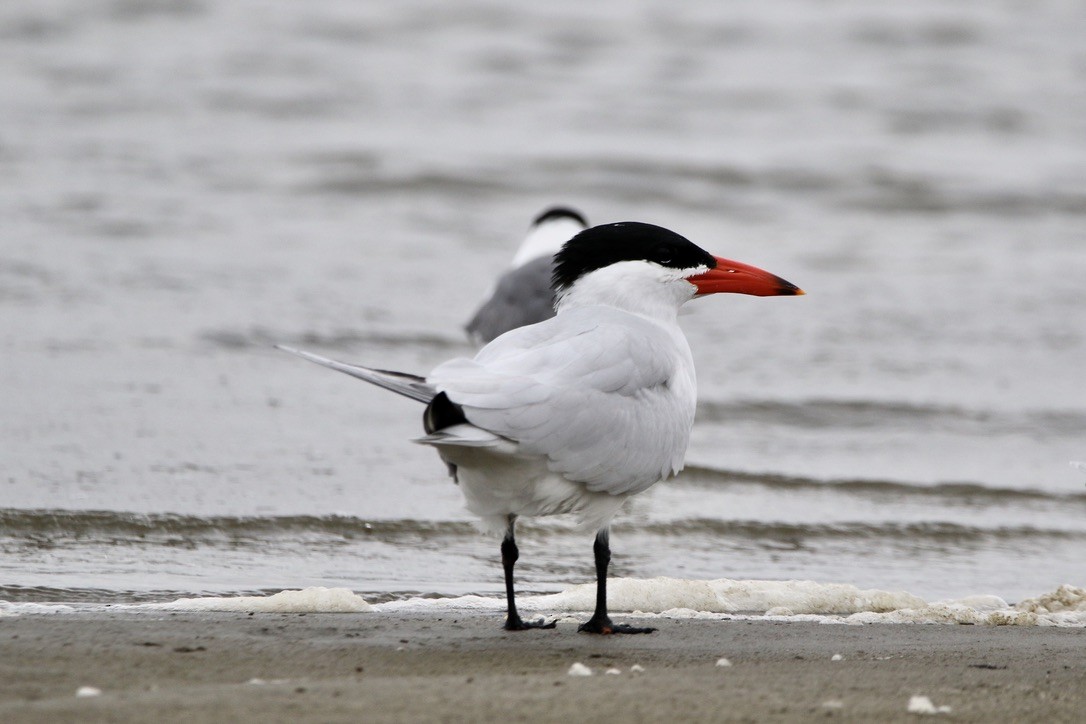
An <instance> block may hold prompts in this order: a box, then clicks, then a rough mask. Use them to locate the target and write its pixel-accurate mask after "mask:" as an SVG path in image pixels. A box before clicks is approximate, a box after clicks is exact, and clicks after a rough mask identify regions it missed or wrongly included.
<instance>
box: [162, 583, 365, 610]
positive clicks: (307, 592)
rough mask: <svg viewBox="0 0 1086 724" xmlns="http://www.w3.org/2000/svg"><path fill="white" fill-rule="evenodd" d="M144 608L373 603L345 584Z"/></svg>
mask: <svg viewBox="0 0 1086 724" xmlns="http://www.w3.org/2000/svg"><path fill="white" fill-rule="evenodd" d="M143 608H159V609H166V610H170V611H242V612H250V611H252V612H259V613H368V612H370V611H372V610H373V606H371V605H370V604H369V603H367V602H366V600H365V599H364V598H362V597H361V596H359V595H358V594H356V593H353V592H351V591H350V590H348V589H346V588H323V587H319V586H316V587H312V588H303V589H301V590H297V591H280V592H279V593H276V594H274V595H271V596H226V597H210V598H179V599H177V600H176V601H172V602H170V603H154V604H147V605H145V606H143Z"/></svg>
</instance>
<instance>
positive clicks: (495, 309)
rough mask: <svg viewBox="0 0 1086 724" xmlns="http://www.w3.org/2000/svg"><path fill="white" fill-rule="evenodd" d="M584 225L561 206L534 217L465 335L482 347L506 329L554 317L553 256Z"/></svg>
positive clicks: (568, 209) (583, 220)
mask: <svg viewBox="0 0 1086 724" xmlns="http://www.w3.org/2000/svg"><path fill="white" fill-rule="evenodd" d="M587 226H588V222H587V221H585V218H584V216H582V215H581V214H580V213H579V212H577V211H574V210H573V209H570V208H567V207H565V206H553V207H551V208H549V209H547V210H546V211H544V212H543V213H541V214H540V215H539V216H537V217H535V219H534V220H533V221H532V228H531V229H530V230H529V231H528V236H527V237H525V239H524V241H523V243H521V245H520V248H519V249H517V253H516V255H514V256H513V263H512V264H511V265H510V267H509V269H508V270H507V271H506V272H505V273H504V274H502V275H501V276H500V277H498V281H497V282H496V283H495V284H494V286H493V288H492V289H491V290H490V291H489V292H488V293H487V298H486V301H484V302H483V303H482V305H481V306H480V307H479V309H478V310H477V311H476V312H475V315H474V316H473V317H472V318H471V320H470V321H469V322H468V323H467V325H465V329H467V332H468V336H469V337H471V339H472V340H473V341H475V342H480V343H485V342H489V341H491V340H493V339H494V338H495V337H497V336H499V335H502V334H504V333H506V332H508V331H509V330H510V329H516V328H517V327H523V326H525V325H527V324H535V323H536V322H542V321H543V320H544V319H550V318H551V317H553V316H554V290H553V289H551V277H552V276H553V274H554V254H555V252H557V251H558V250H559V249H561V248H562V245H563V244H565V243H566V242H567V241H569V240H570V238H572V237H573V236H574V235H576V234H578V233H580V232H581V231H584V230H585V228H586V227H587Z"/></svg>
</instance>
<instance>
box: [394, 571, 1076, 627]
mask: <svg viewBox="0 0 1086 724" xmlns="http://www.w3.org/2000/svg"><path fill="white" fill-rule="evenodd" d="M607 588H608V605H609V607H610V609H611V611H612V612H628V613H630V614H632V615H634V616H642V617H645V618H720V617H721V615H726V616H728V617H731V618H742V619H770V620H782V621H815V622H819V623H843V624H856V625H860V624H872V623H955V624H966V623H968V624H978V625H993V626H1086V589H1083V588H1078V587H1075V586H1069V585H1065V586H1061V587H1060V588H1058V589H1056V590H1055V591H1052V592H1050V593H1046V594H1043V595H1041V596H1038V597H1036V598H1031V599H1027V600H1025V601H1022V602H1021V603H1019V604H1017V605H1013V606H1012V605H1010V604H1008V603H1007V602H1006V601H1004V600H1003V599H1002V598H999V597H998V596H986V595H981V596H970V597H967V598H962V599H958V600H953V601H936V602H931V603H929V602H927V601H924V600H923V599H921V598H919V597H917V596H914V595H912V594H910V593H906V592H904V591H882V590H877V589H860V588H858V587H856V586H852V585H849V584H841V583H818V582H815V581H735V580H730V579H718V580H713V581H695V580H683V579H675V578H650V579H633V578H616V579H611V580H609V581H608V584H607ZM595 591H596V589H595V586H594V585H593V584H586V585H579V586H573V587H571V588H568V589H566V590H565V591H562V592H560V593H554V594H548V595H542V596H522V597H520V598H519V599H518V605H519V607H520V608H521V609H522V610H524V611H533V612H541V613H547V614H560V613H569V614H573V613H582V612H587V611H591V610H592V609H593V606H594V605H595ZM504 607H505V601H504V600H503V599H501V598H486V597H482V596H463V597H460V598H438V599H435V598H425V599H424V598H412V599H407V600H404V601H392V602H389V603H384V604H380V605H377V606H374V610H375V611H378V612H383V613H394V612H398V611H412V610H427V609H459V610H479V611H482V610H494V611H500V610H502V609H504Z"/></svg>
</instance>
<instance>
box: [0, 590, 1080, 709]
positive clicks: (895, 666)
mask: <svg viewBox="0 0 1086 724" xmlns="http://www.w3.org/2000/svg"><path fill="white" fill-rule="evenodd" d="M622 618H623V617H622V616H621V615H618V616H615V620H616V622H618V621H621V620H622ZM653 625H654V626H657V627H658V628H659V631H657V632H656V633H654V634H650V635H644V636H640V635H639V636H609V637H594V636H589V635H586V634H578V633H576V622H575V621H574V620H573V619H570V618H562V619H560V620H559V622H558V627H557V629H556V630H550V631H539V630H535V631H523V632H515V633H510V632H505V631H503V630H502V629H501V616H499V615H495V614H494V613H492V612H487V613H480V612H465V611H443V612H434V613H362V614H314V613H308V614H305V613H253V614H247V613H193V612H171V611H154V612H147V611H139V612H137V611H118V612H94V613H80V612H77V613H71V614H61V615H56V614H54V615H34V614H26V615H19V616H11V617H5V618H0V720H3V721H5V722H46V721H49V722H55V721H74V720H78V721H81V722H82V721H116V722H137V721H152V720H154V721H182V720H184V721H223V720H227V719H230V720H234V721H236V722H240V723H245V722H258V721H259V722H266V721H321V722H325V721H360V720H361V721H367V722H384V721H388V722H392V721H465V722H466V721H480V720H487V719H496V718H502V719H506V720H531V721H559V720H567V721H569V720H583V719H584V718H585V712H592V719H593V720H596V721H616V722H618V721H625V722H628V721H641V720H643V721H653V720H663V719H668V718H680V719H681V720H683V721H809V720H810V719H811V718H813V717H820V718H831V719H837V720H840V721H915V719H916V717H917V716H918V715H917V714H914V713H909V712H908V711H907V709H908V706H909V702H910V698H911V697H913V696H926V697H928V698H929V699H930V700H931V701H932V703H933V705H934V707H935V708H936V709H938V707H943V706H948V707H950V712H949V713H945V714H936V716H947V717H948V718H952V719H953V720H954V721H981V720H984V721H1026V720H1044V721H1049V722H1061V721H1067V722H1072V721H1077V720H1078V717H1079V716H1081V712H1082V711H1083V710H1084V709H1086V687H1084V686H1083V685H1082V683H1083V681H1084V680H1086V653H1084V652H1086V629H1083V628H1056V627H1024V626H962V625H948V624H867V625H862V626H860V625H852V626H848V625H826V624H819V623H809V622H780V621H751V620H714V619H657V620H654V621H653ZM835 655H836V656H838V657H839V658H838V659H837V660H835V658H834V657H835ZM722 657H723V658H727V659H728V660H729V661H730V663H731V665H730V666H718V665H717V661H718V660H719V659H720V658H722ZM574 663H582V664H584V665H586V666H588V667H590V668H591V669H592V670H593V672H594V673H593V675H592V676H583V677H579V676H570V675H569V674H568V673H567V672H568V671H569V669H570V667H571V666H572V665H573V664H574ZM634 665H637V666H640V667H642V668H643V669H644V671H641V672H636V671H632V670H631V667H633V666H634ZM608 669H617V670H619V671H620V673H619V674H610V675H609V674H606V673H605V671H606V670H608ZM81 687H93V688H94V689H97V690H100V692H101V693H100V695H96V696H84V697H77V696H76V693H77V691H78V690H79V689H80V688H81Z"/></svg>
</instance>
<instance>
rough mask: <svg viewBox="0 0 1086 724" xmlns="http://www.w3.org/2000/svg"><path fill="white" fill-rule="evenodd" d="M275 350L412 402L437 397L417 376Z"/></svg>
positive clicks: (307, 354)
mask: <svg viewBox="0 0 1086 724" xmlns="http://www.w3.org/2000/svg"><path fill="white" fill-rule="evenodd" d="M275 347H276V349H281V350H283V351H284V352H290V353H291V354H296V355H298V356H299V357H301V358H302V359H307V360H309V361H310V362H315V363H317V364H319V365H322V366H324V367H328V368H329V369H333V370H336V371H337V372H343V373H344V374H348V375H350V376H351V377H357V378H358V379H360V380H365V381H366V382H369V383H370V384H373V385H377V386H378V387H383V388H384V389H386V390H390V391H392V392H395V393H396V394H398V395H403V396H404V397H410V398H411V399H412V400H418V401H419V402H425V403H427V404H429V403H430V400H432V399H434V397H435V396H436V395H437V389H436V388H435V387H434V386H433V385H431V384H430V383H429V382H427V381H426V378H425V377H419V376H418V375H412V374H407V373H406V372H393V371H391V370H374V369H370V368H369V367H360V366H358V365H349V364H345V363H343V362H337V361H336V360H333V359H328V358H327V357H321V356H320V355H316V354H313V353H312V352H305V351H303V350H300V349H294V348H293V347H287V346H285V345H282V344H277V345H275Z"/></svg>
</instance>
